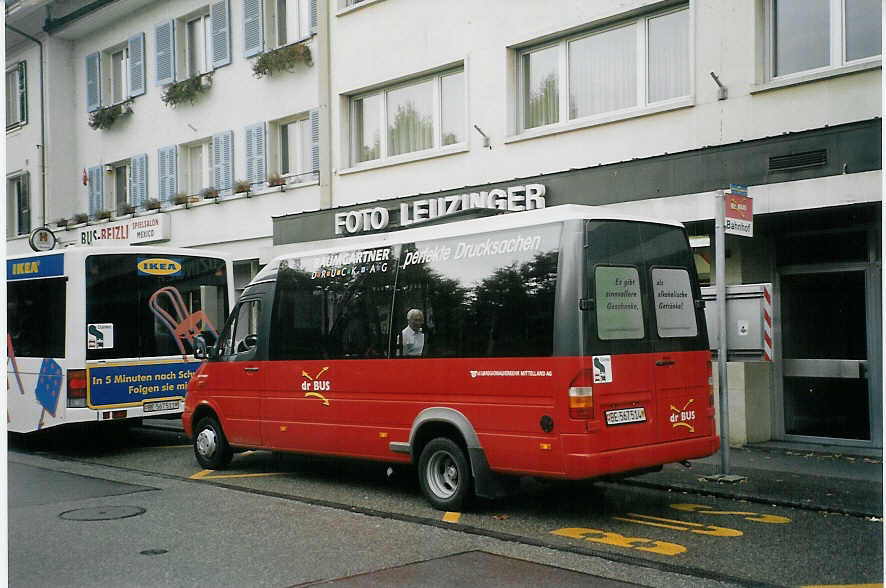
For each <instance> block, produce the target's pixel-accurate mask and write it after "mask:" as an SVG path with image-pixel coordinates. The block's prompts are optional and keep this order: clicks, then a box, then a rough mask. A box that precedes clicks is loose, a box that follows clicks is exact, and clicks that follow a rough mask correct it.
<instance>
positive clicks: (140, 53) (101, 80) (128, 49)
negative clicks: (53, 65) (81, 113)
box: [86, 33, 145, 112]
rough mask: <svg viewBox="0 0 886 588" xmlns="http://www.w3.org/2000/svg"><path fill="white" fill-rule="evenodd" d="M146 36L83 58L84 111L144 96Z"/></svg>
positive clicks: (135, 37)
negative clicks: (84, 81) (84, 77)
mask: <svg viewBox="0 0 886 588" xmlns="http://www.w3.org/2000/svg"><path fill="white" fill-rule="evenodd" d="M144 50H145V34H144V33H137V34H135V35H133V36H132V37H130V38H129V39H128V40H127V41H125V42H124V43H121V44H119V45H116V46H114V47H110V48H108V49H105V50H104V51H100V52H99V51H96V52H95V53H90V54H89V55H87V56H86V108H87V111H88V112H93V111H95V110H98V109H99V108H101V107H102V106H110V105H112V104H119V103H120V102H124V101H126V100H129V99H130V98H134V97H135V96H141V95H142V94H144V93H145V56H144Z"/></svg>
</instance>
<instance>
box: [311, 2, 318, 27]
mask: <svg viewBox="0 0 886 588" xmlns="http://www.w3.org/2000/svg"><path fill="white" fill-rule="evenodd" d="M310 10H311V34H312V35H316V34H317V16H318V14H317V0H311V9H310Z"/></svg>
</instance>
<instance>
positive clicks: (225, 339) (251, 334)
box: [219, 300, 261, 361]
mask: <svg viewBox="0 0 886 588" xmlns="http://www.w3.org/2000/svg"><path fill="white" fill-rule="evenodd" d="M260 313H261V301H260V300H246V301H244V302H241V303H240V305H239V306H238V307H237V310H236V311H235V313H234V317H233V318H232V319H231V321H230V322H229V323H228V324H227V326H226V327H225V331H224V333H222V336H221V343H220V346H219V356H220V357H223V358H225V359H227V360H228V361H237V360H244V359H251V358H252V357H253V355H254V354H255V344H256V333H257V332H258V319H259V316H260Z"/></svg>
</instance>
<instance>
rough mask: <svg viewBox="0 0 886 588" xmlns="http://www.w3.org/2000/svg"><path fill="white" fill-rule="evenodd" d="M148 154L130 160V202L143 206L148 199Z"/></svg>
mask: <svg viewBox="0 0 886 588" xmlns="http://www.w3.org/2000/svg"><path fill="white" fill-rule="evenodd" d="M147 172H148V154H147V153H142V154H140V155H136V156H134V157H133V158H132V159H130V160H129V203H130V204H132V205H133V206H141V205H142V204H144V203H145V200H147V199H148V173H147Z"/></svg>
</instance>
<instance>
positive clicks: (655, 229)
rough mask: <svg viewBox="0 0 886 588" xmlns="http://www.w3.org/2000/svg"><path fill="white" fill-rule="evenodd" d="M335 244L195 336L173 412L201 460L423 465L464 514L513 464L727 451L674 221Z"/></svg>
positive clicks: (647, 462) (509, 219) (438, 496)
mask: <svg viewBox="0 0 886 588" xmlns="http://www.w3.org/2000/svg"><path fill="white" fill-rule="evenodd" d="M329 244H330V242H326V243H324V244H309V245H307V246H306V247H305V248H303V249H302V250H301V251H299V252H296V253H287V254H284V255H281V256H279V257H277V258H276V259H274V260H273V261H272V262H271V263H269V264H268V265H267V266H266V267H265V268H263V269H262V271H261V272H259V274H258V275H256V277H255V278H254V279H253V280H252V282H251V283H250V284H249V285H248V287H247V288H246V289H245V290H244V292H243V294H242V296H241V298H240V301H239V303H238V305H237V306H236V308H235V309H234V311H233V313H232V314H231V316H230V318H229V320H228V321H227V323H226V325H225V327H224V330H223V331H222V334H221V335H220V337H219V341H218V344H217V346H215V347H210V348H208V349H205V350H204V351H203V353H202V354H203V355H205V356H206V359H207V361H206V362H204V363H203V365H202V366H201V367H200V369H199V370H198V371H197V373H196V374H195V375H194V377H193V378H192V379H191V382H190V384H189V387H188V393H187V397H186V401H185V409H184V413H183V415H182V419H183V422H184V427H185V431H186V432H187V434H188V436H189V437H190V438H192V439H193V443H194V453H195V455H196V458H197V461H198V462H199V463H200V464H201V465H202V466H203V467H205V468H208V469H221V468H224V467H225V466H227V465H228V464H229V463H230V461H231V459H232V454H233V452H234V451H235V450H238V449H266V450H272V451H283V452H297V453H304V454H322V455H330V456H343V457H350V458H362V459H369V460H378V461H383V462H394V463H397V462H400V463H412V464H415V465H416V466H417V469H418V478H419V483H420V485H421V488H422V491H423V492H424V494H425V496H426V497H427V499H428V500H429V501H430V503H431V504H432V505H433V506H435V507H437V508H440V509H443V510H456V509H459V508H461V506H462V504H463V503H464V501H465V500H466V499H467V498H469V497H471V496H472V495H474V494H476V495H479V496H484V497H496V496H499V495H501V494H502V493H503V489H504V487H505V486H506V484H504V483H503V482H505V480H506V478H507V477H508V476H523V475H527V476H537V477H544V478H560V479H573V480H575V479H588V478H596V477H602V476H608V475H614V474H626V473H627V474H631V473H639V472H644V471H649V470H653V469H656V468H660V467H661V465H662V464H666V463H671V462H676V461H682V460H686V459H693V458H700V457H705V456H708V455H711V454H712V453H714V452H716V451H717V449H718V448H719V438H718V436H717V433H716V427H715V420H714V416H715V415H714V401H713V380H712V374H711V359H710V351H709V346H708V339H707V329H706V327H705V322H704V320H705V318H704V308H703V302H702V299H701V294H700V291H699V287H698V279H697V275H696V270H695V266H694V262H693V257H692V253H691V250H690V247H689V242H688V239H687V236H686V232H685V230H684V228H683V227H682V226H681V225H680V224H679V223H673V222H665V221H661V220H651V219H639V218H635V217H629V216H625V215H622V214H619V213H618V212H613V211H611V210H606V209H605V208H600V207H587V206H577V205H563V206H555V207H551V208H547V209H540V210H533V211H526V212H519V213H511V214H506V215H500V216H496V217H491V218H490V217H487V218H481V219H474V220H465V221H459V222H452V223H449V224H444V225H434V226H427V227H422V228H410V229H406V230H402V231H397V232H388V233H383V234H377V235H374V236H360V237H349V238H344V239H340V240H337V241H334V242H331V245H329ZM327 245H328V246H327ZM321 247H324V248H321Z"/></svg>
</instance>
